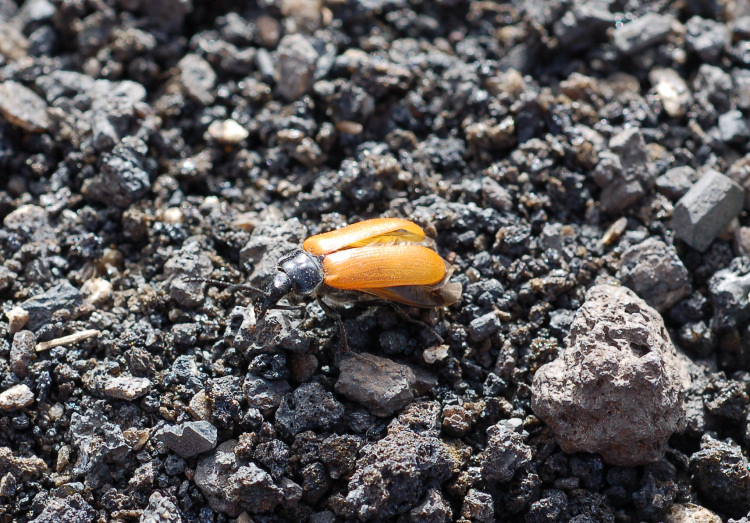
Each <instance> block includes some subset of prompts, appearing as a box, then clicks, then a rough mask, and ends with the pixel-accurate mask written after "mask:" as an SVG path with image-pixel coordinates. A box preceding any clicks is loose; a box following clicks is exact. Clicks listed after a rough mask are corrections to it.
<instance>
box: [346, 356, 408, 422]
mask: <svg viewBox="0 0 750 523" xmlns="http://www.w3.org/2000/svg"><path fill="white" fill-rule="evenodd" d="M340 370H341V373H340V374H339V379H338V381H337V382H336V392H338V393H339V394H343V395H344V396H346V397H347V398H349V399H350V400H352V401H356V402H357V403H360V404H362V405H364V406H365V407H367V408H368V409H369V410H370V412H372V413H373V414H375V415H376V416H390V415H391V414H393V413H395V412H396V411H398V410H399V409H401V408H402V407H404V406H405V405H408V404H409V403H410V402H411V401H412V400H413V399H414V392H413V391H412V387H414V385H415V384H416V381H417V378H416V377H415V376H414V373H413V372H412V371H411V369H410V368H409V367H407V366H406V365H400V364H398V363H396V362H394V361H391V360H389V359H388V358H380V357H378V356H373V355H372V354H366V353H364V354H352V355H351V356H350V357H348V358H346V359H344V360H343V361H342V362H341V366H340Z"/></svg>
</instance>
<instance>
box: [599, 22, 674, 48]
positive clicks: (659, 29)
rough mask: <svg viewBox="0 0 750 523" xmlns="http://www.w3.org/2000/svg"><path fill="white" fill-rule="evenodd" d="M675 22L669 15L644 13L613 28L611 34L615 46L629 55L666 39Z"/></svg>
mask: <svg viewBox="0 0 750 523" xmlns="http://www.w3.org/2000/svg"><path fill="white" fill-rule="evenodd" d="M675 22H676V20H675V18H674V17H673V16H670V15H660V14H657V13H648V14H645V15H643V16H642V17H640V18H638V19H637V20H634V21H632V22H630V23H627V24H624V25H623V26H622V27H619V28H617V29H615V31H614V33H613V35H612V37H613V40H614V44H615V47H616V48H617V50H618V51H620V52H621V53H622V54H625V55H631V54H635V53H638V52H640V51H642V50H644V49H645V48H647V47H649V46H652V45H655V44H660V43H662V42H664V41H665V40H666V39H667V36H669V33H670V31H671V30H672V24H674V23H675Z"/></svg>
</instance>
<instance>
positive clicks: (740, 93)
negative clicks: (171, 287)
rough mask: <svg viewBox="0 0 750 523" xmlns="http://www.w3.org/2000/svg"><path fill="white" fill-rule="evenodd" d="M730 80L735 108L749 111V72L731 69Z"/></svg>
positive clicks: (749, 18) (737, 68) (736, 68)
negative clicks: (732, 83)
mask: <svg viewBox="0 0 750 523" xmlns="http://www.w3.org/2000/svg"><path fill="white" fill-rule="evenodd" d="M748 20H750V17H748ZM732 80H733V81H734V86H735V93H736V95H737V107H738V108H740V109H750V71H748V70H747V69H741V68H739V67H735V68H734V69H732Z"/></svg>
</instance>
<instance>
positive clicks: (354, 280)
mask: <svg viewBox="0 0 750 523" xmlns="http://www.w3.org/2000/svg"><path fill="white" fill-rule="evenodd" d="M323 273H324V275H325V276H324V280H323V281H324V282H325V283H326V285H329V286H331V287H334V288H336V289H345V290H361V289H378V288H383V287H398V286H403V285H435V284H437V283H440V282H441V281H442V280H443V278H444V277H445V274H446V263H445V261H444V260H443V259H442V258H441V257H440V255H439V254H437V253H436V252H435V251H433V250H431V249H428V248H427V247H423V246H421V245H382V246H374V247H361V248H358V249H346V250H343V251H338V252H333V253H331V254H328V255H327V256H325V257H324V258H323Z"/></svg>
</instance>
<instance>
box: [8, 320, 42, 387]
mask: <svg viewBox="0 0 750 523" xmlns="http://www.w3.org/2000/svg"><path fill="white" fill-rule="evenodd" d="M35 346H36V336H35V335H34V333H33V332H31V331H18V332H16V333H15V335H14V336H13V343H12V344H11V346H10V370H11V371H12V372H13V374H15V375H16V376H18V377H19V378H20V379H23V378H25V377H26V376H27V375H28V374H29V366H30V365H31V364H32V362H33V361H34V347H35Z"/></svg>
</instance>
